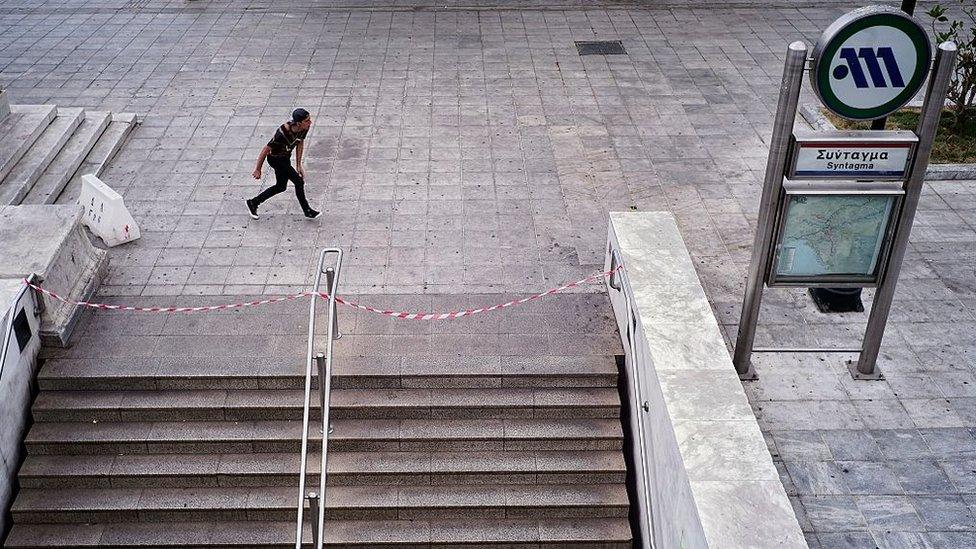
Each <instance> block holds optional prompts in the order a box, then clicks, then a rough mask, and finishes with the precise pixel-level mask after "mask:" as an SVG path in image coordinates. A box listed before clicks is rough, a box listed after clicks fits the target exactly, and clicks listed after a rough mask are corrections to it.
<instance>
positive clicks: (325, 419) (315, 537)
mask: <svg viewBox="0 0 976 549" xmlns="http://www.w3.org/2000/svg"><path fill="white" fill-rule="evenodd" d="M331 254H335V255H336V262H335V269H334V270H333V269H332V268H331V267H330V268H328V269H326V268H325V258H326V257H327V256H329V255H331ZM341 267H342V250H341V249H339V248H326V249H324V250H322V253H321V254H319V263H318V270H317V271H316V273H315V284H314V285H313V287H312V292H313V294H312V298H311V300H310V303H309V306H308V353H307V355H306V357H305V409H304V413H303V418H302V459H301V466H300V467H301V469H300V472H299V477H298V525H297V527H296V535H295V549H302V534H303V533H304V529H305V528H304V527H305V499H306V498H307V499H308V500H309V507H310V509H309V510H310V511H311V512H312V514H313V515H316V516H314V517H313V518H312V521H313V522H312V547H313V549H322V543H323V538H324V537H325V535H324V531H323V530H324V528H325V483H326V476H327V471H328V459H329V399H330V398H331V396H332V343H333V341H335V340H336V339H339V338H340V337H341V334H339V324H338V322H337V320H336V299H335V298H336V289H337V288H338V287H339V270H340V268H341ZM323 274H324V275H326V281H327V285H328V287H329V290H328V296H329V337H328V338H327V339H326V345H325V354H323V353H317V354H313V353H314V349H315V304H316V303H317V302H318V300H319V287H320V286H321V284H322V275H323ZM313 360H314V361H315V363H316V365H317V366H318V376H319V397H320V400H319V402H320V403H321V405H322V464H321V467H322V470H321V473H320V474H319V491H318V492H317V493H316V492H311V493H309V494H306V493H305V477H306V476H307V474H308V471H307V464H308V424H309V412H310V406H311V395H312V361H313Z"/></svg>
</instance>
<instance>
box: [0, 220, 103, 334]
mask: <svg viewBox="0 0 976 549" xmlns="http://www.w3.org/2000/svg"><path fill="white" fill-rule="evenodd" d="M82 214H83V210H82V207H81V206H77V205H35V204H30V205H22V206H0V279H2V278H16V279H21V278H23V277H25V276H28V275H31V274H37V275H39V276H40V277H41V280H42V283H43V284H44V287H45V288H47V289H49V290H51V291H53V292H56V293H58V294H59V295H62V296H66V297H68V298H69V299H73V300H76V301H83V300H87V299H89V298H90V297H91V296H92V295H93V294H94V292H95V289H96V288H97V287H98V285H99V284H100V282H101V279H102V277H103V276H104V274H105V271H106V269H107V267H108V254H107V253H106V252H105V250H102V249H100V248H96V247H95V246H94V245H93V244H92V241H91V239H90V238H89V237H88V233H87V232H86V231H87V230H86V229H85V227H84V226H83V225H82V223H81V218H82ZM44 299H45V312H44V315H43V316H42V319H41V338H42V339H43V340H44V344H45V345H57V346H64V345H67V343H68V340H69V338H70V337H71V333H72V331H73V330H74V327H75V324H76V323H77V322H78V319H79V317H80V315H81V314H82V312H83V311H82V309H81V308H78V307H74V306H72V305H68V304H65V303H62V302H59V301H55V300H53V299H51V298H44Z"/></svg>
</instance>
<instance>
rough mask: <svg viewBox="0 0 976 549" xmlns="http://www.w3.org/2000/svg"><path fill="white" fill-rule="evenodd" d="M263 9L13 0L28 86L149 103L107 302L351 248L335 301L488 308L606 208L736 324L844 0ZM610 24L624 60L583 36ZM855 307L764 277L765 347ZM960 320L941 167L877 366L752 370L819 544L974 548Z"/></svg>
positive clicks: (288, 285)
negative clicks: (788, 61) (670, 220)
mask: <svg viewBox="0 0 976 549" xmlns="http://www.w3.org/2000/svg"><path fill="white" fill-rule="evenodd" d="M496 5H499V6H501V8H506V7H507V8H511V7H512V4H502V3H496ZM254 6H258V7H260V6H266V5H265V4H260V3H250V2H237V1H228V2H220V3H216V2H215V3H203V2H192V3H186V4H184V3H182V2H162V1H159V2H157V1H150V0H144V1H130V2H99V3H88V2H85V3H80V2H65V3H64V4H63V7H61V6H59V3H56V2H46V3H43V4H38V5H36V6H35V5H33V4H31V6H30V7H28V6H26V5H24V4H23V3H18V2H13V1H12V0H5V1H3V2H0V82H2V83H3V85H4V86H5V87H7V88H8V89H9V91H10V93H11V95H12V98H13V101H14V102H17V103H41V102H57V103H59V104H62V105H65V106H83V107H100V108H109V109H112V110H120V111H127V112H136V113H138V114H139V115H140V116H141V117H142V118H143V123H142V126H141V127H139V128H138V129H137V130H136V131H135V133H134V134H133V136H132V138H131V139H130V141H129V142H128V144H127V145H126V147H125V148H124V150H123V151H122V153H121V154H120V155H119V156H118V157H117V158H116V160H115V161H114V163H113V165H112V166H111V167H110V168H109V169H108V170H107V172H106V174H105V176H104V179H105V180H106V181H107V182H108V183H109V184H110V185H112V186H113V187H115V188H116V189H118V190H120V192H122V193H123V194H124V196H125V198H126V201H127V203H128V205H129V206H130V208H131V209H132V211H133V213H134V214H135V216H136V218H137V219H138V220H139V222H140V223H141V224H142V229H143V238H142V240H140V241H139V242H136V243H134V244H132V245H128V246H125V247H122V248H120V249H116V250H112V251H111V259H112V264H113V268H112V273H111V276H110V278H109V280H107V281H106V284H105V285H104V286H103V288H102V297H103V298H106V299H109V298H114V299H123V298H125V297H127V296H133V297H135V296H139V299H140V300H141V301H163V302H165V301H167V300H169V299H170V298H168V297H165V296H167V295H172V296H182V297H180V298H179V299H180V300H187V299H188V298H187V296H190V295H195V294H201V295H206V296H213V297H208V298H206V299H207V300H208V301H211V300H216V301H221V300H227V299H230V298H231V297H233V296H239V295H245V294H247V295H250V294H279V293H284V292H291V291H297V290H301V289H304V288H305V285H306V284H307V283H308V282H309V277H310V276H311V272H312V270H313V268H312V265H313V262H314V261H315V256H316V249H317V248H319V247H322V246H328V245H334V244H339V245H341V246H343V248H344V249H345V250H346V251H347V252H348V256H347V262H346V264H345V267H344V274H343V282H342V284H343V288H344V291H345V292H346V293H357V294H381V293H382V294H403V295H404V297H405V298H406V294H423V293H428V294H450V293H454V294H460V293H466V294H473V293H477V294H490V295H485V296H484V297H485V299H486V300H491V299H494V298H497V297H499V296H498V294H506V295H507V294H508V293H524V292H529V291H534V290H538V289H543V288H545V287H548V286H551V285H556V284H558V283H561V282H565V281H568V280H573V279H576V278H580V277H582V276H583V275H585V274H589V273H590V272H592V271H594V270H597V269H598V268H599V267H600V266H601V265H602V260H603V253H604V245H605V238H606V237H605V235H606V219H607V212H608V211H610V210H629V209H638V210H655V209H657V210H669V211H671V212H672V213H673V214H674V215H675V216H676V218H677V220H678V223H679V226H680V228H681V230H682V234H683V236H684V238H685V241H686V243H687V246H688V248H689V250H690V251H691V252H692V253H693V255H694V257H695V261H696V265H697V268H698V273H699V276H700V277H701V279H702V281H703V283H704V285H705V288H706V291H707V293H708V296H709V299H710V301H711V303H712V305H713V308H714V310H715V312H716V314H717V316H718V317H719V319H720V322H721V323H722V324H723V327H724V328H725V330H726V335H727V336H734V333H735V323H736V322H737V320H738V307H739V302H740V300H741V296H742V289H743V282H744V277H745V271H746V269H747V266H748V260H749V253H750V248H751V245H752V238H753V235H752V231H753V227H754V224H755V218H756V209H757V207H758V196H759V192H760V182H761V178H762V170H763V168H764V164H765V156H766V149H765V145H764V143H765V140H766V138H767V136H768V134H769V131H770V126H771V118H772V109H773V108H774V107H775V97H776V93H777V89H778V82H779V75H780V71H781V60H782V56H783V53H784V51H785V49H786V45H787V44H788V43H789V42H790V41H792V40H796V39H805V40H806V41H807V42H808V43H809V44H812V43H813V41H814V40H815V38H816V36H817V35H818V34H819V32H820V30H821V29H823V28H824V27H825V26H826V25H827V24H828V23H829V22H830V21H832V20H833V19H834V18H835V17H836V16H837V15H839V14H840V13H841V12H842V11H843V10H842V9H840V8H833V7H832V8H824V7H819V8H805V7H798V8H796V9H722V10H718V9H699V10H696V9H661V8H655V7H646V6H638V5H620V4H601V5H599V6H596V5H593V6H589V7H586V6H579V5H578V4H550V3H547V7H551V8H552V9H545V10H537V9H531V8H530V7H525V8H523V9H495V8H487V7H486V8H485V9H480V10H460V9H446V10H434V9H421V10H405V9H399V8H397V9H378V10H369V9H365V7H368V6H359V7H358V8H357V9H351V10H347V9H340V8H339V7H336V6H335V5H332V6H330V5H327V4H321V5H320V4H316V5H315V6H312V7H308V6H299V5H296V4H289V3H275V5H274V8H273V9H256V10H249V9H246V8H248V7H254ZM598 39H620V40H622V41H623V43H624V45H625V46H626V48H627V50H628V53H629V55H627V56H619V57H584V58H581V57H579V56H578V55H577V54H576V51H575V48H574V46H573V41H574V40H598ZM807 100H809V99H807ZM296 105H302V106H304V107H306V108H308V109H309V110H310V111H311V112H312V115H313V117H314V118H315V124H314V126H313V131H312V134H311V136H310V140H309V148H308V150H307V155H308V158H307V163H306V167H307V169H308V171H309V194H310V197H311V199H312V202H313V204H317V205H319V206H320V207H321V209H322V210H323V213H324V216H323V218H322V219H321V220H320V221H318V222H307V221H306V220H304V219H302V218H301V217H300V213H299V210H298V207H297V204H296V203H295V200H294V197H293V195H291V194H290V193H289V194H285V195H281V196H280V197H276V198H275V199H273V200H272V201H271V202H269V203H267V205H266V209H265V210H264V211H263V213H264V214H265V215H264V217H263V218H262V219H261V220H259V221H252V220H250V219H249V218H248V217H247V216H246V213H245V212H244V210H243V207H242V201H241V199H242V198H244V197H246V196H250V195H253V194H255V193H256V192H257V191H258V188H259V186H260V185H259V184H258V183H257V182H255V181H254V180H253V179H250V178H249V175H248V174H249V173H250V171H251V170H252V169H253V162H254V157H255V155H256V154H257V151H258V150H259V148H260V147H261V146H262V145H263V144H264V142H265V141H266V140H267V138H268V137H269V136H270V133H271V132H272V131H273V129H274V127H275V126H276V125H277V124H278V123H280V122H281V121H282V120H283V119H284V118H285V116H286V115H287V113H288V112H289V111H290V109H291V108H293V107H294V106H296ZM264 183H265V184H267V183H268V178H267V176H266V177H265V181H264ZM596 290H598V287H589V288H584V289H582V290H581V291H584V292H585V291H596ZM411 299H413V298H411ZM363 301H368V295H367V296H363ZM403 303H404V305H403V307H407V306H408V305H409V303H410V301H409V300H408V301H404V302H403ZM865 320H866V315H863V314H854V315H831V316H824V315H819V314H817V313H816V312H815V310H814V308H813V307H812V305H811V304H810V302H809V299H808V298H807V297H806V296H805V294H803V293H802V292H799V291H783V290H778V291H770V292H767V299H766V306H765V308H764V314H763V316H762V319H761V327H760V330H759V338H758V341H757V344H760V345H765V344H770V343H774V342H775V343H777V344H787V345H788V344H804V345H811V344H822V345H850V344H851V343H852V342H856V341H857V338H859V337H860V335H861V334H862V332H863V326H864V322H865ZM974 333H976V184H974V182H933V183H931V184H930V185H928V186H927V187H926V189H925V192H924V194H923V197H922V203H921V205H920V211H919V215H918V218H917V220H916V225H915V229H914V231H913V234H912V241H911V247H910V250H909V252H908V256H907V260H906V264H905V268H904V269H903V271H902V281H901V284H900V286H899V291H898V295H897V299H896V303H895V306H894V310H893V313H892V319H891V324H890V326H889V330H888V333H887V335H886V337H885V343H884V347H883V349H882V357H881V359H880V360H881V369H882V370H883V371H884V373H885V376H886V379H885V380H884V381H881V382H854V381H852V380H851V378H850V376H849V375H848V373H847V369H846V366H845V365H844V363H843V361H844V360H846V359H848V358H851V357H847V356H838V355H823V356H821V355H815V356H793V355H765V356H762V357H758V358H757V370H758V371H759V374H760V376H761V379H760V381H758V382H755V383H748V384H746V389H747V391H748V393H749V396H750V399H751V401H752V403H753V406H754V408H755V411H756V415H757V417H758V418H759V421H760V424H761V426H762V428H763V430H764V432H765V433H766V434H767V435H768V437H767V438H768V441H769V445H770V451H771V452H772V453H773V455H774V458H775V459H776V460H777V464H778V466H780V468H781V473H782V477H783V482H784V484H785V485H786V487H787V489H788V491H789V493H790V494H791V496H792V499H793V502H794V504H795V507H796V509H797V513H798V516H799V518H800V520H801V525H802V526H803V528H804V530H805V532H806V533H807V535H808V539H809V540H810V544H811V546H813V547H818V546H823V547H831V548H833V547H875V546H879V547H886V548H888V547H967V546H968V547H972V546H976V518H974V514H976V438H974V428H976V375H974V371H976V368H974V365H976V358H974V357H976V341H974V338H973V334H974ZM497 343H498V344H499V345H503V344H504V342H502V341H500V340H499V341H498V342H497ZM757 523H761V517H757Z"/></svg>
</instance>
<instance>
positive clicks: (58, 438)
mask: <svg viewBox="0 0 976 549" xmlns="http://www.w3.org/2000/svg"><path fill="white" fill-rule="evenodd" d="M332 425H333V427H334V432H333V433H332V434H331V435H330V437H329V441H330V442H329V449H330V451H332V450H334V451H338V452H342V451H350V452H356V451H503V450H520V451H525V450H616V449H620V448H621V447H622V434H621V428H620V421H619V420H616V419H488V420H469V419H463V420H418V419H405V420H384V419H375V420H360V419H337V420H335V421H333V422H332ZM301 428H302V425H301V422H300V421H241V422H209V421H188V422H126V423H111V422H104V423H80V422H65V423H36V424H34V426H33V427H32V428H31V430H30V433H29V434H28V435H27V439H26V445H27V449H28V451H29V452H30V453H31V454H48V455H50V454H105V453H126V454H138V453H143V454H145V453H163V454H165V453H233V452H297V451H299V449H300V442H301V435H302V433H301Z"/></svg>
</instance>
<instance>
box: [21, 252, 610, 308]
mask: <svg viewBox="0 0 976 549" xmlns="http://www.w3.org/2000/svg"><path fill="white" fill-rule="evenodd" d="M622 268H623V266H622V265H621V266H618V267H617V268H615V269H612V270H609V271H605V272H601V273H594V274H592V275H590V276H588V277H586V278H583V279H580V280H577V281H576V282H570V283H569V284H564V285H562V286H559V287H556V288H552V289H550V290H546V291H545V292H542V293H538V294H535V295H531V296H529V297H523V298H522V299H515V300H512V301H507V302H505V303H499V304H497V305H491V306H490V307H479V308H477V309H466V310H463V311H452V312H449V313H408V312H402V311H384V310H381V309H377V308H375V307H370V306H369V305H361V304H359V303H355V302H352V301H348V300H345V299H343V298H341V297H338V296H337V297H336V302H337V303H341V304H342V305H346V306H347V307H352V308H354V309H359V310H360V311H366V312H370V313H376V314H381V315H386V316H389V317H393V318H400V319H404V320H447V319H452V318H461V317H464V316H471V315H476V314H478V313H487V312H491V311H497V310H500V309H506V308H508V307H514V306H516V305H522V304H523V303H528V302H530V301H535V300H537V299H541V298H543V297H546V296H549V295H552V294H555V293H559V292H562V291H565V290H568V289H570V288H575V287H576V286H579V285H581V284H586V283H589V282H593V281H594V280H597V279H599V278H603V277H605V276H610V275H612V274H614V273H616V272H617V271H619V270H620V269H622ZM24 284H26V285H28V286H30V287H31V288H34V289H35V290H37V291H39V292H41V293H43V294H45V295H48V296H50V297H52V298H54V299H56V300H58V301H61V302H63V303H67V304H68V305H74V306H76V307H89V308H92V309H101V310H108V311H135V312H140V313H199V312H205V311H221V310H224V309H240V308H243V307H255V306H258V305H269V304H271V303H280V302H282V301H293V300H295V299H299V298H302V297H307V296H312V295H314V296H317V297H320V298H322V299H328V298H329V294H327V293H325V292H318V293H315V292H302V293H298V294H291V295H286V296H281V297H273V298H269V299H262V300H259V301H247V302H243V303H226V304H222V305H207V306H204V307H134V306H129V305H109V304H107V303H92V302H89V301H75V300H73V299H68V298H66V297H63V296H60V295H58V294H56V293H54V292H52V291H51V290H48V289H45V288H42V287H41V286H39V285H37V284H34V283H32V282H30V281H28V280H27V279H24Z"/></svg>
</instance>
